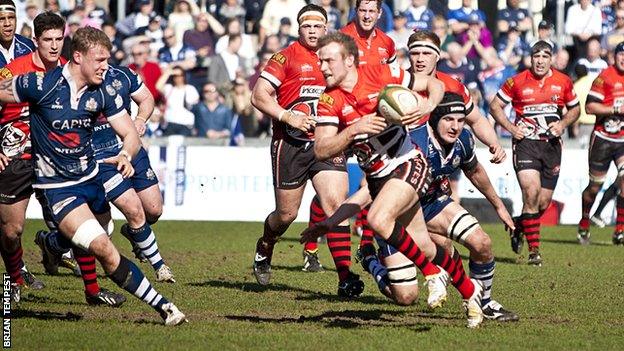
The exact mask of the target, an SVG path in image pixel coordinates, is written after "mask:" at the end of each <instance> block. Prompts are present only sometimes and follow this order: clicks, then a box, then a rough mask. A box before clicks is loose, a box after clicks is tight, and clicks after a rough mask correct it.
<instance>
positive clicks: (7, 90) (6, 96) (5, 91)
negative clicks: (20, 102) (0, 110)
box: [0, 78, 17, 103]
mask: <svg viewBox="0 0 624 351" xmlns="http://www.w3.org/2000/svg"><path fill="white" fill-rule="evenodd" d="M13 79H14V78H7V79H3V80H2V81H0V102H3V103H15V102H17V98H16V97H15V90H14V89H13Z"/></svg>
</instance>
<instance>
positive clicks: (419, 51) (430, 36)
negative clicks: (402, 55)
mask: <svg viewBox="0 0 624 351" xmlns="http://www.w3.org/2000/svg"><path fill="white" fill-rule="evenodd" d="M407 48H408V49H409V59H410V65H411V66H412V71H414V73H416V74H425V75H431V74H433V72H434V71H435V68H436V65H437V64H438V61H439V60H440V38H438V36H437V35H435V33H433V32H429V31H425V30H422V31H417V32H414V33H412V35H410V37H409V39H408V40H407Z"/></svg>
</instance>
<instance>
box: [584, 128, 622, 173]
mask: <svg viewBox="0 0 624 351" xmlns="http://www.w3.org/2000/svg"><path fill="white" fill-rule="evenodd" d="M622 156H624V142H621V143H617V142H615V141H610V140H606V139H603V138H601V137H599V136H596V134H595V133H592V137H591V141H590V143H589V153H588V160H589V171H590V172H591V171H597V172H606V171H608V170H609V165H610V164H611V161H613V163H615V162H616V161H617V159H618V158H620V157H622ZM616 166H619V165H618V164H616Z"/></svg>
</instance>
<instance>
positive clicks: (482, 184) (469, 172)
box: [463, 159, 514, 229]
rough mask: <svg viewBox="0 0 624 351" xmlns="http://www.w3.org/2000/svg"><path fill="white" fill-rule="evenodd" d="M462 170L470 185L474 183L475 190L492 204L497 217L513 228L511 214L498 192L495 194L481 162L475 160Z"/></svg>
mask: <svg viewBox="0 0 624 351" xmlns="http://www.w3.org/2000/svg"><path fill="white" fill-rule="evenodd" d="M475 161H476V159H475ZM463 171H464V174H465V175H466V177H467V178H468V179H469V180H470V182H471V183H472V185H474V186H475V188H477V190H479V191H480V192H481V194H483V196H485V198H486V199H487V200H488V201H489V202H490V203H491V204H492V206H493V207H494V209H495V210H496V213H497V214H498V217H499V218H500V219H501V220H502V221H503V223H505V225H506V226H507V227H509V228H511V229H514V223H513V219H512V218H511V215H510V214H509V212H508V211H507V208H506V207H505V204H504V203H503V201H502V200H501V198H500V197H498V194H496V191H495V190H494V187H493V186H492V183H491V182H490V178H489V177H488V175H487V172H486V171H485V168H483V166H482V165H481V163H479V161H476V162H475V164H474V165H473V166H472V167H468V168H465V169H463Z"/></svg>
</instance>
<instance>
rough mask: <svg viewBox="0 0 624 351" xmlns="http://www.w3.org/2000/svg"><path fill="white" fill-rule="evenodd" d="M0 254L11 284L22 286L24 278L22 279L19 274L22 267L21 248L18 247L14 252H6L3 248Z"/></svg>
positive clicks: (22, 252)
mask: <svg viewBox="0 0 624 351" xmlns="http://www.w3.org/2000/svg"><path fill="white" fill-rule="evenodd" d="M0 254H2V260H3V261H4V267H5V268H6V271H7V273H8V274H9V276H10V277H11V282H13V283H15V284H17V285H24V278H22V274H21V269H22V267H24V261H23V260H22V255H23V254H24V251H23V250H22V247H21V246H20V247H18V248H17V250H15V252H7V251H5V250H4V248H1V249H0Z"/></svg>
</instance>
